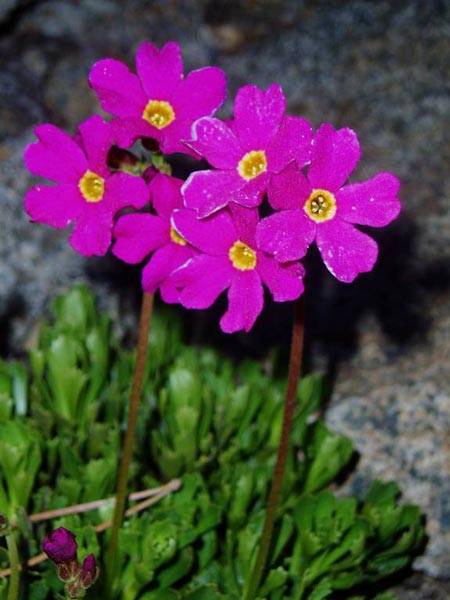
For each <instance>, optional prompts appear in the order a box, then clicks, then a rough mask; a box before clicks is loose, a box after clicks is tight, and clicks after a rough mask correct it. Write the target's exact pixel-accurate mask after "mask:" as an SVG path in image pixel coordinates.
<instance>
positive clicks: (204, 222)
mask: <svg viewBox="0 0 450 600" xmlns="http://www.w3.org/2000/svg"><path fill="white" fill-rule="evenodd" d="M172 223H173V225H174V227H175V229H176V230H177V231H178V233H179V234H180V235H181V236H182V237H183V238H184V239H185V240H187V241H188V242H189V243H190V244H191V245H192V246H194V247H195V248H198V249H199V250H201V251H202V252H205V253H206V254H211V255H213V256H220V255H226V256H227V260H228V252H229V249H230V248H231V246H232V245H233V244H234V243H235V242H236V241H237V239H238V235H237V232H236V228H235V226H234V225H233V221H232V219H231V216H230V214H229V213H228V211H221V212H218V213H216V214H214V215H211V216H210V217H208V218H206V219H198V218H197V213H196V212H195V210H189V209H187V208H181V209H180V210H175V211H174V212H173V215H172Z"/></svg>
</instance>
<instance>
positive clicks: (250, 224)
mask: <svg viewBox="0 0 450 600" xmlns="http://www.w3.org/2000/svg"><path fill="white" fill-rule="evenodd" d="M136 72H137V74H134V73H133V72H131V71H130V70H129V69H128V68H127V67H126V66H125V65H124V64H123V63H121V62H119V61H117V60H113V59H104V60H100V61H99V62H97V63H96V64H95V65H94V66H93V68H92V70H91V73H90V75H89V83H90V85H91V87H92V88H93V90H94V91H95V93H96V94H97V96H98V98H99V101H100V104H101V106H102V108H103V110H105V111H106V112H108V113H110V114H111V115H112V116H113V118H112V119H111V122H109V123H107V122H105V121H104V120H103V119H102V118H100V117H99V116H94V117H91V118H90V119H88V120H87V121H85V122H84V123H82V124H81V125H80V126H79V131H78V132H77V134H76V135H75V136H74V137H70V136H69V135H67V134H66V133H64V132H62V131H61V130H60V129H58V128H57V127H54V126H53V125H50V124H47V125H42V126H39V127H37V128H36V135H37V137H38V142H36V143H33V144H30V145H29V146H28V147H27V149H26V151H25V163H26V165H27V167H28V169H29V170H30V171H31V172H32V173H34V174H36V175H40V176H42V177H46V178H48V179H50V180H52V181H53V182H55V184H54V185H38V186H36V187H34V188H32V189H31V190H30V191H29V192H28V194H27V196H26V199H25V208H26V211H27V213H28V214H29V216H30V217H31V219H32V220H33V221H39V222H42V223H46V224H48V225H51V226H53V227H56V228H64V227H67V226H68V225H70V224H72V225H73V229H72V233H71V236H70V240H69V241H70V244H71V245H72V246H73V248H74V249H75V250H77V251H78V252H80V253H82V254H84V255H86V256H90V255H103V254H105V253H106V252H107V251H108V249H109V247H110V246H111V244H112V252H113V253H114V254H115V255H116V256H117V257H118V258H120V259H121V260H123V261H125V262H127V263H140V262H142V261H144V260H146V264H145V266H144V267H143V271H142V286H143V289H144V290H145V291H146V292H148V293H154V292H155V291H156V290H158V289H159V291H160V293H161V296H162V298H163V300H164V301H166V302H169V303H176V302H179V303H181V304H182V305H183V306H185V307H186V308H195V309H203V308H207V307H209V306H211V305H212V304H213V303H214V302H215V300H216V299H217V298H218V296H219V295H220V294H221V293H222V292H225V291H227V294H228V309H227V311H226V312H225V314H224V315H223V317H222V319H221V321H220V325H221V328H222V329H223V331H225V332H228V333H231V332H235V331H239V330H242V329H244V330H246V331H249V330H250V329H251V327H252V326H253V324H254V322H255V320H256V318H257V317H258V315H259V314H260V312H261V310H262V307H263V302H264V286H266V287H267V288H268V290H269V292H270V293H271V294H272V296H273V298H274V300H275V301H276V302H285V301H289V300H294V299H296V298H298V297H299V296H300V295H301V294H302V292H303V289H304V286H303V278H304V268H303V266H302V264H301V263H300V259H302V258H303V257H304V256H305V254H306V252H307V250H308V248H309V246H310V245H311V244H312V243H313V242H316V244H317V247H318V249H319V252H320V254H321V256H322V258H323V261H324V263H325V265H326V267H327V268H328V270H329V271H330V272H331V273H332V274H333V275H334V276H335V277H336V278H337V279H338V280H340V281H343V282H348V283H349V282H351V281H353V280H354V279H355V277H356V276H357V275H358V274H359V273H363V272H368V271H370V270H371V269H372V268H373V266H374V264H375V261H376V259H377V254H378V247H377V244H376V242H375V241H374V240H373V239H372V238H371V237H369V236H368V235H367V234H366V233H363V232H362V231H360V230H359V229H358V228H356V227H355V225H369V226H372V227H382V226H384V225H387V224H388V223H390V222H391V221H392V220H393V219H395V218H396V217H397V216H398V214H399V212H400V202H399V200H398V198H397V193H398V188H399V181H398V179H397V178H396V177H395V176H394V175H392V174H390V173H379V174H378V175H376V176H375V177H372V178H371V179H368V180H367V181H365V182H362V183H351V184H349V183H348V178H349V176H350V175H351V173H352V172H353V170H354V169H355V167H356V165H357V163H358V161H359V158H360V154H361V151H360V146H359V142H358V139H357V137H356V134H355V133H354V132H353V131H352V130H351V129H348V128H342V129H334V128H333V126H332V125H330V124H329V123H325V124H322V125H321V126H320V127H318V129H317V131H315V132H313V129H312V127H311V125H310V124H309V123H308V121H306V120H305V119H303V118H300V117H296V116H290V115H287V114H286V99H285V96H284V94H283V91H282V89H281V87H280V86H279V85H277V84H273V85H271V86H269V87H268V88H267V90H265V91H263V90H260V89H258V88H257V87H256V86H254V85H245V86H243V87H242V88H240V89H239V90H238V92H237V95H236V98H235V102H234V114H233V118H232V119H231V120H228V121H226V122H224V121H222V120H220V119H218V118H216V117H214V116H213V115H214V114H215V111H216V110H217V109H218V108H219V107H220V106H221V105H222V103H223V101H224V100H225V93H226V80H225V76H224V74H223V72H222V71H221V70H220V69H218V68H216V67H205V68H203V69H199V70H196V71H193V72H191V73H189V74H188V75H187V76H186V77H184V78H183V65H182V61H181V53H180V48H179V46H178V44H176V43H175V42H169V43H167V44H166V45H165V46H164V47H163V48H162V49H161V50H158V49H157V48H156V47H155V46H153V45H152V44H150V43H148V42H144V43H143V44H141V46H140V47H139V49H138V51H137V56H136ZM139 141H140V142H142V145H143V146H144V147H145V148H151V149H152V150H153V153H152V156H153V163H152V164H151V165H149V163H148V162H147V164H146V165H144V167H143V168H142V170H140V171H139V169H138V168H137V166H139V164H140V161H139V160H138V159H136V161H135V164H134V165H133V161H131V163H130V160H129V157H130V156H133V155H132V154H131V153H130V151H129V150H128V149H131V147H132V146H133V145H135V144H136V142H139ZM112 150H115V153H116V155H119V156H120V152H122V160H119V162H118V164H113V162H114V161H112V160H111V155H112V154H111V153H112ZM172 153H185V154H188V155H190V156H193V157H194V158H197V159H200V158H203V159H205V160H206V161H207V162H208V163H209V165H210V166H211V167H212V168H211V169H206V170H200V171H198V170H197V171H195V172H193V173H192V174H191V175H190V176H189V177H188V179H187V180H186V181H184V182H183V181H181V180H179V179H177V178H175V177H172V176H171V175H169V174H167V172H166V169H161V164H162V162H161V154H164V155H167V154H172ZM141 162H142V161H141ZM116 163H117V161H116ZM136 165H137V166H136ZM134 167H136V168H134ZM266 200H267V208H266V210H265V214H267V215H268V216H265V217H264V218H261V214H260V211H261V206H262V205H265V204H264V203H265V202H266ZM123 209H126V210H123ZM133 209H135V210H133Z"/></svg>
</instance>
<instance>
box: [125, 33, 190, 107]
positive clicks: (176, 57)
mask: <svg viewBox="0 0 450 600" xmlns="http://www.w3.org/2000/svg"><path fill="white" fill-rule="evenodd" d="M136 70H137V73H138V75H139V78H140V80H141V83H142V87H143V88H144V90H145V93H146V94H147V96H148V97H149V98H150V99H151V100H170V98H171V96H172V94H173V92H174V90H175V89H176V87H177V86H178V85H179V83H180V82H181V79H182V77H183V63H182V61H181V49H180V46H179V45H178V44H177V43H176V42H168V43H167V44H165V45H164V46H163V47H162V48H161V50H158V48H157V47H156V46H154V45H153V44H150V42H143V43H142V44H141V45H140V46H139V48H138V51H137V53H136Z"/></svg>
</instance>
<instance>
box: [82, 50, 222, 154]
mask: <svg viewBox="0 0 450 600" xmlns="http://www.w3.org/2000/svg"><path fill="white" fill-rule="evenodd" d="M136 70H137V75H135V74H134V73H131V72H130V71H129V69H128V67H127V66H126V65H124V64H123V63H122V62H120V61H118V60H115V59H112V58H105V59H103V60H100V61H98V62H97V63H95V64H94V66H93V67H92V69H91V72H90V75H89V83H90V85H91V87H92V88H93V89H94V91H95V92H96V94H97V96H98V98H99V100H100V104H101V106H102V108H103V110H105V111H106V112H109V113H111V114H112V115H115V116H116V117H117V118H116V119H114V120H113V124H114V125H115V127H116V130H117V137H118V143H119V145H120V146H123V147H125V148H127V147H129V146H131V145H132V144H133V143H134V141H135V140H136V139H137V138H139V137H149V138H153V139H156V140H157V141H158V142H159V144H160V147H161V150H162V151H163V152H164V153H167V154H170V153H172V152H184V153H191V152H190V151H189V149H188V148H187V146H185V145H184V144H183V143H182V141H183V140H188V139H190V137H191V127H192V123H193V122H194V121H195V120H196V119H198V118H200V117H203V116H206V115H208V116H210V115H212V114H213V113H214V112H215V111H216V110H217V109H218V108H219V106H220V105H221V104H222V103H223V101H224V100H225V94H226V92H225V87H226V79H225V75H224V73H223V71H222V70H221V69H218V68H217V67H205V68H203V69H198V70H196V71H192V72H191V73H189V75H187V77H186V78H184V79H183V63H182V60H181V50H180V46H179V45H178V44H177V43H176V42H168V43H167V44H166V45H165V46H163V47H162V48H161V50H158V48H156V46H154V45H153V44H150V43H149V42H143V43H142V44H141V45H140V46H139V48H138V51H137V54H136ZM193 155H194V156H195V153H193Z"/></svg>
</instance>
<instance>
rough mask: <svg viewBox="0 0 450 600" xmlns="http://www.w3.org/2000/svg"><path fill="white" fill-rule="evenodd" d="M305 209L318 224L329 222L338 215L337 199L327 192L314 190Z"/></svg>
mask: <svg viewBox="0 0 450 600" xmlns="http://www.w3.org/2000/svg"><path fill="white" fill-rule="evenodd" d="M303 209H304V211H305V213H306V214H307V215H308V217H310V218H311V219H312V220H313V221H316V223H321V222H322V221H329V220H330V219H332V218H333V217H334V215H335V214H336V198H335V197H334V195H333V194H332V193H331V192H327V191H326V190H314V191H313V193H312V194H311V196H310V197H309V198H308V200H307V201H306V202H305V206H304V207H303Z"/></svg>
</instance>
